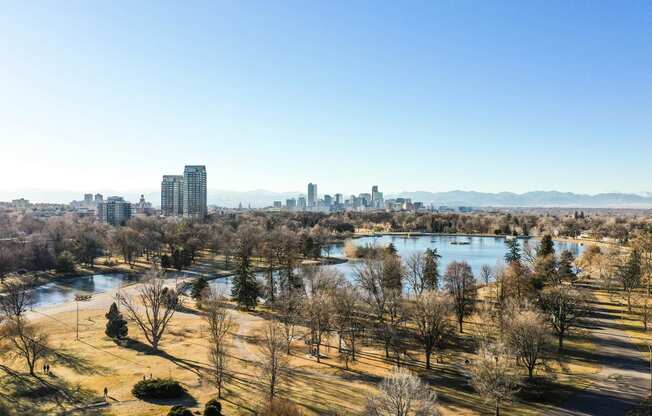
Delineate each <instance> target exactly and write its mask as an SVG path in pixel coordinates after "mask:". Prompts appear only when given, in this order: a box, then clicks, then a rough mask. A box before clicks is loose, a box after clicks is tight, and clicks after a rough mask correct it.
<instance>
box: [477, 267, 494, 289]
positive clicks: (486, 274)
mask: <svg viewBox="0 0 652 416" xmlns="http://www.w3.org/2000/svg"><path fill="white" fill-rule="evenodd" d="M493 275H494V271H493V269H492V268H491V266H490V265H488V264H483V265H482V267H480V277H481V278H482V280H483V281H484V285H485V286H489V281H490V280H491V278H492V277H493Z"/></svg>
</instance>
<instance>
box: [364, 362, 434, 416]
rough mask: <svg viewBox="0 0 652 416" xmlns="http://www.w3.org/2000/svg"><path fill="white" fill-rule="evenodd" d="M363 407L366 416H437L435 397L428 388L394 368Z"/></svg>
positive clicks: (414, 377)
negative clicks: (376, 392)
mask: <svg viewBox="0 0 652 416" xmlns="http://www.w3.org/2000/svg"><path fill="white" fill-rule="evenodd" d="M379 390H380V391H379V392H378V394H376V395H374V396H372V397H370V398H369V399H368V401H367V405H366V407H365V414H366V415H368V416H412V415H414V416H437V415H438V414H439V411H438V410H437V396H436V394H435V393H434V392H433V391H432V390H431V389H430V386H428V385H426V384H424V383H423V382H421V380H420V379H419V377H417V376H416V375H414V374H413V373H411V372H410V371H409V370H407V369H404V368H395V369H394V370H393V371H392V372H391V373H390V374H389V375H388V376H387V377H386V378H385V379H384V380H383V381H382V383H381V384H380V387H379Z"/></svg>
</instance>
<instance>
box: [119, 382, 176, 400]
mask: <svg viewBox="0 0 652 416" xmlns="http://www.w3.org/2000/svg"><path fill="white" fill-rule="evenodd" d="M185 392H186V390H185V389H184V388H183V387H181V384H179V382H178V381H176V380H173V379H170V378H152V379H147V380H141V381H139V382H138V383H136V384H135V385H134V387H133V389H131V393H132V394H133V395H134V396H136V397H138V398H139V399H174V398H177V397H180V396H183V394H184V393H185Z"/></svg>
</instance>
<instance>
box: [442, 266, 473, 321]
mask: <svg viewBox="0 0 652 416" xmlns="http://www.w3.org/2000/svg"><path fill="white" fill-rule="evenodd" d="M444 282H445V285H446V289H447V290H448V292H449V293H450V294H451V297H452V299H453V310H454V311H455V315H456V316H457V322H458V324H459V328H460V332H462V330H463V327H462V325H463V323H464V318H465V317H467V316H468V315H470V314H471V312H472V311H473V309H474V308H475V298H476V295H477V289H476V284H475V277H473V272H472V271H471V266H469V264H468V263H467V262H465V261H462V262H457V261H454V262H451V263H450V264H449V265H448V267H447V268H446V274H445V275H444Z"/></svg>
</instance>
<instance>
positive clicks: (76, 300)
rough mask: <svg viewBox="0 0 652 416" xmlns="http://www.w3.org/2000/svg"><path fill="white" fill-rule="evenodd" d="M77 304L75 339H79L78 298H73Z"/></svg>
mask: <svg viewBox="0 0 652 416" xmlns="http://www.w3.org/2000/svg"><path fill="white" fill-rule="evenodd" d="M75 303H76V304H77V341H79V299H75Z"/></svg>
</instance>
